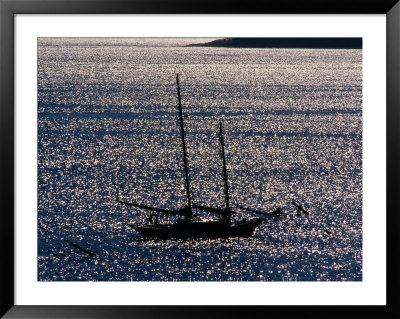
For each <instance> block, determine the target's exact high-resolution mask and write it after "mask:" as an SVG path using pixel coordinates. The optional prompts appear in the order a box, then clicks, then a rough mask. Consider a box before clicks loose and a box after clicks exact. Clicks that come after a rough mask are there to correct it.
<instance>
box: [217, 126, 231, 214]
mask: <svg viewBox="0 0 400 319" xmlns="http://www.w3.org/2000/svg"><path fill="white" fill-rule="evenodd" d="M219 141H220V142H221V153H222V168H223V170H224V183H225V203H226V208H225V209H226V212H227V214H228V215H229V214H230V209H229V189H228V175H227V173H226V161H225V148H224V136H223V135H222V122H221V120H219Z"/></svg>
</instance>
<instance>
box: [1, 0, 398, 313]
mask: <svg viewBox="0 0 400 319" xmlns="http://www.w3.org/2000/svg"><path fill="white" fill-rule="evenodd" d="M46 13H47V14H122V13H124V14H129V13H130V14H132V13H134V14H148V13H151V14H234V13H241V14H243V13H245V14H256V13H257V14H282V13H283V14H306V13H307V14H385V15H386V21H387V29H386V30H387V34H386V40H387V44H386V46H387V47H386V49H387V68H386V71H387V105H386V112H387V113H386V116H387V117H386V125H387V127H386V146H387V153H386V158H387V162H386V165H387V166H386V172H387V173H386V178H387V202H386V212H385V211H381V212H376V214H377V215H378V214H384V213H386V218H387V228H386V236H387V237H386V240H387V305H386V306H282V307H281V306H178V305H179V300H177V305H176V306H16V305H15V303H14V294H15V290H14V266H15V264H14V226H15V224H14V200H13V199H14V185H15V184H14V160H15V157H14V16H15V14H46ZM399 17H400V4H399V3H398V0H385V1H383V0H325V1H322V0H321V1H316V0H304V1H299V0H297V1H296V0H284V1H276V0H275V1H264V2H260V3H256V2H254V1H253V0H248V1H246V2H245V3H236V4H234V3H230V2H226V1H225V2H222V1H215V0H214V1H209V0H204V1H197V2H190V1H182V0H167V1H163V0H136V1H129V0H47V1H45V0H42V1H40V0H0V21H1V22H0V43H1V51H0V54H1V55H0V60H1V61H0V63H1V64H0V66H1V74H0V132H1V133H0V142H1V157H0V160H1V162H0V168H1V170H0V174H1V175H0V176H1V178H0V181H1V186H2V187H1V189H2V190H1V192H0V194H1V195H0V196H1V200H0V203H1V208H0V211H1V225H2V227H1V230H0V244H1V246H2V247H1V248H2V251H1V252H2V253H1V263H0V267H1V276H0V287H1V288H0V289H1V297H0V303H1V307H0V315H2V316H4V318H67V317H68V318H204V317H212V318H217V317H218V318H228V317H229V318H246V317H252V316H260V317H267V316H268V317H271V316H287V315H292V316H296V317H307V318H309V317H317V316H318V317H320V316H321V315H323V316H326V315H328V316H335V317H337V316H341V317H344V318H347V317H354V316H356V317H359V316H363V315H371V316H372V317H376V318H394V317H400V314H399V307H398V302H397V298H396V293H395V291H396V288H397V287H398V284H399V279H398V276H396V274H395V258H396V255H398V251H396V250H395V249H396V247H395V245H396V243H398V242H399V236H398V232H396V229H395V228H396V226H398V218H397V217H396V216H397V213H396V209H397V205H396V204H397V198H396V196H397V193H398V188H397V181H398V179H399V175H398V163H399V147H398V145H399V142H398V137H399V136H400V134H399V125H400V121H399V118H400V117H399V115H400V114H399V102H400V90H399V87H400V82H399V77H400V75H399V71H400V66H399V57H400V50H399V49H400V22H399ZM382 207H385V205H384V203H382ZM282 298H284V296H282Z"/></svg>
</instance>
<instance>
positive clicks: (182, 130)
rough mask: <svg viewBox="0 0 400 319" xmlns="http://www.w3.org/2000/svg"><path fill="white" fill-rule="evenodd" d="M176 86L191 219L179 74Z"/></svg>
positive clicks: (188, 198) (190, 208) (189, 199)
mask: <svg viewBox="0 0 400 319" xmlns="http://www.w3.org/2000/svg"><path fill="white" fill-rule="evenodd" d="M176 84H177V86H178V102H179V123H180V126H181V137H182V148H183V164H184V167H185V180H186V183H185V184H186V195H187V200H188V207H189V210H190V217H191V215H192V200H191V198H190V187H189V171H188V166H187V156H186V143H185V130H184V129H183V116H182V104H181V90H180V87H179V76H178V74H177V75H176Z"/></svg>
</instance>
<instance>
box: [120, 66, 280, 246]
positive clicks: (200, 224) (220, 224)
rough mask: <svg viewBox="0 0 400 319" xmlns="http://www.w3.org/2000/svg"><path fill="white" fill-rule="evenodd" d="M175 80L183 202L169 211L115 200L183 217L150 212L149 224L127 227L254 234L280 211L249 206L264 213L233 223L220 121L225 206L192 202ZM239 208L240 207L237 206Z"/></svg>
mask: <svg viewBox="0 0 400 319" xmlns="http://www.w3.org/2000/svg"><path fill="white" fill-rule="evenodd" d="M176 83H177V90H178V102H179V103H178V105H179V123H180V132H181V139H182V149H183V163H184V171H185V189H186V197H187V205H186V206H185V207H183V208H180V209H177V210H169V209H163V208H156V207H150V206H145V205H140V204H135V203H128V202H125V201H121V200H117V201H118V202H119V203H122V204H126V205H130V206H133V207H137V208H142V209H146V210H149V211H153V212H158V213H164V214H170V215H178V216H182V217H184V218H181V219H178V220H177V222H176V223H162V224H161V223H158V217H157V215H155V214H154V213H153V214H151V215H150V221H149V224H128V226H129V227H131V228H133V229H135V230H136V231H137V232H139V233H140V234H142V235H144V236H145V237H153V238H165V239H167V238H226V237H249V236H251V235H252V234H253V233H254V230H255V228H256V227H257V226H258V225H260V224H261V223H262V222H263V221H264V220H265V219H266V218H267V217H270V216H274V215H276V214H279V213H280V212H281V211H280V209H279V208H278V209H277V210H275V211H274V212H271V213H265V212H261V211H257V210H253V209H248V208H244V207H241V208H243V209H246V210H247V211H249V212H253V213H257V214H261V215H264V217H256V218H252V219H249V220H241V221H237V222H233V221H232V220H231V216H232V214H233V213H234V211H233V210H232V209H231V207H230V203H229V187H228V177H227V171H226V159H225V146H224V137H223V128H222V122H221V120H220V121H219V140H220V144H221V155H222V167H223V173H224V186H225V207H224V208H213V207H208V206H201V205H196V204H193V203H192V199H191V194H190V183H189V171H188V165H187V153H186V142H185V130H184V126H183V116H182V104H181V95H180V87H179V76H178V74H177V75H176ZM239 207H240V206H239ZM193 208H196V209H200V210H203V211H207V212H210V213H215V214H217V215H219V218H216V219H201V218H199V217H197V216H194V215H193Z"/></svg>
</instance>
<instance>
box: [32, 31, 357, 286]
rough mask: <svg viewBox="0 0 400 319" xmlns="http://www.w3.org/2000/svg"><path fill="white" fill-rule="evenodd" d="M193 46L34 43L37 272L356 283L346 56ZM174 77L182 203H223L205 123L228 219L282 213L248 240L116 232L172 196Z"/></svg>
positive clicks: (350, 67)
mask: <svg viewBox="0 0 400 319" xmlns="http://www.w3.org/2000/svg"><path fill="white" fill-rule="evenodd" d="M202 41H203V42H204V41H208V39H155V38H152V39H128V38H121V39H118V38H115V39H111V38H110V39H100V38H97V39H88V38H82V39H65V38H64V39H55V38H51V39H50V38H42V39H39V41H38V280H40V281H61V280H69V281H71V280H74V281H78V280H82V281H88V280H90V281H129V280H133V281H174V280H178V281H228V280H233V281H295V280H297V281H317V280H321V281H349V280H351V281H360V280H362V50H323V49H315V50H314V49H240V48H207V47H185V45H186V44H189V43H196V42H202ZM176 74H179V77H180V87H181V97H182V107H183V113H184V126H185V132H186V142H187V151H188V166H189V178H190V184H191V185H190V186H191V194H192V201H193V202H194V203H196V204H199V205H207V206H212V207H224V205H225V195H224V180H223V171H222V160H221V154H220V144H219V139H218V121H219V119H221V120H222V123H223V125H224V140H225V152H226V160H227V173H228V183H229V191H230V201H231V206H232V208H233V210H234V211H235V212H236V214H235V215H234V216H233V218H234V219H243V218H250V217H255V216H256V215H255V214H253V213H250V212H249V211H246V210H244V209H242V208H240V207H239V206H241V207H246V208H251V209H256V210H261V211H265V212H269V211H272V210H274V209H275V208H277V207H281V209H282V211H283V212H284V215H283V216H275V217H271V218H268V220H267V222H266V223H263V224H261V225H260V226H259V227H258V228H256V230H255V232H254V235H253V236H252V237H250V238H229V239H187V240H155V239H144V238H142V236H141V235H140V234H138V233H137V232H136V231H134V230H133V229H131V228H129V227H128V226H127V224H128V223H130V222H133V223H144V224H147V223H148V219H149V215H150V212H149V211H145V210H143V209H139V208H134V207H131V206H125V205H122V204H120V203H118V202H117V201H116V199H120V200H124V201H128V202H133V203H139V204H143V205H148V206H153V207H160V208H166V209H178V208H182V207H184V206H185V205H186V191H185V188H184V171H183V160H182V146H181V140H180V130H179V123H178V100H177V87H176ZM292 201H295V202H297V203H299V204H300V205H302V206H303V207H304V208H305V209H306V210H307V211H308V212H309V213H310V214H309V215H306V214H304V213H301V212H299V211H298V210H297V209H296V207H294V206H293V205H292V204H291V202H292ZM204 216H205V217H210V216H211V215H206V214H204ZM159 220H160V222H162V223H167V222H174V221H175V220H176V218H175V217H171V216H162V215H161V214H159ZM65 240H69V241H71V242H73V243H75V244H77V245H79V246H80V247H83V248H85V249H86V250H88V251H90V252H92V253H93V254H94V256H90V255H89V254H87V253H85V252H84V251H81V250H79V249H77V248H75V247H73V246H72V245H70V244H68V243H67V242H66V241H65Z"/></svg>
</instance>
